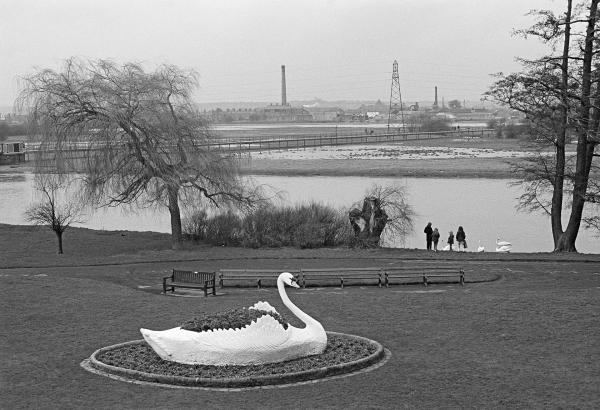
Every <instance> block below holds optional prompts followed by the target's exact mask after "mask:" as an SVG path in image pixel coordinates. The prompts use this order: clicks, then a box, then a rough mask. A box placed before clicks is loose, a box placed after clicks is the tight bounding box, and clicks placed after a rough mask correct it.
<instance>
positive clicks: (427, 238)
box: [423, 222, 433, 251]
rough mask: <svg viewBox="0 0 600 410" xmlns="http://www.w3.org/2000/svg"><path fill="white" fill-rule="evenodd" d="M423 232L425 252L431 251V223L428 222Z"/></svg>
mask: <svg viewBox="0 0 600 410" xmlns="http://www.w3.org/2000/svg"><path fill="white" fill-rule="evenodd" d="M423 232H425V241H426V242H427V250H428V251H430V250H431V241H432V238H431V236H432V235H433V229H432V228H431V222H429V223H428V224H427V226H426V227H425V230H424V231H423Z"/></svg>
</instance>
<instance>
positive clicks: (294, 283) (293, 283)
mask: <svg viewBox="0 0 600 410" xmlns="http://www.w3.org/2000/svg"><path fill="white" fill-rule="evenodd" d="M290 286H291V287H293V288H299V287H300V285H298V282H297V281H296V278H292V279H291V280H290Z"/></svg>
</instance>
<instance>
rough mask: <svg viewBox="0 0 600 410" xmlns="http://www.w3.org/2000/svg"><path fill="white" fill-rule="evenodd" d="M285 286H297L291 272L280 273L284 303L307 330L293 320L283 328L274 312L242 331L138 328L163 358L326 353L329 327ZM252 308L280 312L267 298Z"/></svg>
mask: <svg viewBox="0 0 600 410" xmlns="http://www.w3.org/2000/svg"><path fill="white" fill-rule="evenodd" d="M284 284H286V285H289V286H293V287H296V288H297V287H298V284H297V283H296V281H295V279H294V276H293V275H292V274H291V273H289V272H284V273H282V274H281V275H279V277H278V278H277V289H278V290H279V296H280V297H281V300H282V301H283V303H284V304H285V306H287V308H288V309H289V310H290V311H291V312H292V313H294V314H295V315H296V316H297V317H298V318H299V319H300V320H302V322H304V324H305V325H306V326H305V327H304V328H303V329H301V328H297V327H294V326H291V325H289V324H288V325H287V328H284V326H283V325H282V324H281V323H280V322H279V321H277V319H275V318H274V317H273V316H272V315H269V314H264V315H262V316H260V317H259V318H258V319H256V321H255V322H252V323H251V324H250V325H248V326H245V327H243V328H241V329H217V330H209V331H203V332H195V331H191V330H185V329H182V328H181V327H175V328H173V329H169V330H163V331H153V330H147V329H141V330H140V331H141V332H142V335H143V336H144V339H145V340H146V342H147V343H148V344H149V345H150V346H151V347H152V348H153V349H154V351H155V352H156V353H157V354H158V355H159V356H160V357H161V358H162V359H164V360H169V361H174V362H178V363H185V364H209V365H216V366H223V365H248V364H263V363H274V362H283V361H286V360H292V359H296V358H298V357H303V356H310V355H315V354H320V353H323V351H324V350H325V347H326V346H327V334H326V333H325V329H323V326H322V325H321V324H320V323H319V322H317V321H316V320H315V319H313V318H312V317H310V316H309V315H307V314H306V313H304V312H303V311H301V310H300V309H299V308H298V307H297V306H296V305H294V304H293V303H292V301H291V300H290V298H289V297H288V296H287V294H286V292H285V286H284ZM250 309H257V310H262V311H265V312H272V313H274V314H277V311H276V310H275V308H274V307H273V306H271V305H270V304H269V303H267V302H258V303H256V304H255V305H254V306H252V307H250Z"/></svg>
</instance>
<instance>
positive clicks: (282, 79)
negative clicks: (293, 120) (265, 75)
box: [281, 65, 287, 105]
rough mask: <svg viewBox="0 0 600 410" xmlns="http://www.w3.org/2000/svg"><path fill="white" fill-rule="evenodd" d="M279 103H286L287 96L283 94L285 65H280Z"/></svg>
mask: <svg viewBox="0 0 600 410" xmlns="http://www.w3.org/2000/svg"><path fill="white" fill-rule="evenodd" d="M281 105H287V98H286V96H285V66H284V65H282V66H281Z"/></svg>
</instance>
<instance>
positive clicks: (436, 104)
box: [433, 85, 438, 110]
mask: <svg viewBox="0 0 600 410" xmlns="http://www.w3.org/2000/svg"><path fill="white" fill-rule="evenodd" d="M433 109H434V110H437V109H438V98H437V85H436V86H435V101H434V102H433Z"/></svg>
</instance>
